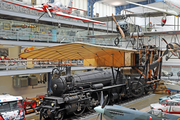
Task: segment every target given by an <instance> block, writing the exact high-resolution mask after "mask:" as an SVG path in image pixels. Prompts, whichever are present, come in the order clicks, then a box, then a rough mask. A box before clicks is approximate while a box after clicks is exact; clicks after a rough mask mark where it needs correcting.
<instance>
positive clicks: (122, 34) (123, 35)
mask: <svg viewBox="0 0 180 120" xmlns="http://www.w3.org/2000/svg"><path fill="white" fill-rule="evenodd" d="M112 18H113V20H114V22H115V23H116V25H117V27H118V30H119V32H120V34H121V36H122V38H123V39H125V34H124V32H123V30H122V29H121V27H120V26H119V25H118V23H117V21H116V18H115V17H114V14H112Z"/></svg>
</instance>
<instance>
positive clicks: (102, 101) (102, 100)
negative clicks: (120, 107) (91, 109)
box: [100, 91, 104, 120]
mask: <svg viewBox="0 0 180 120" xmlns="http://www.w3.org/2000/svg"><path fill="white" fill-rule="evenodd" d="M103 103H104V99H103V91H101V103H100V104H101V108H103V106H102V105H103ZM100 120H102V113H101V114H100Z"/></svg>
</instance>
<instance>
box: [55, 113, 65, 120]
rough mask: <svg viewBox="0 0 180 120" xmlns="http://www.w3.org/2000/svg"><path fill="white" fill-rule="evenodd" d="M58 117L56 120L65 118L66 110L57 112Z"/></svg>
mask: <svg viewBox="0 0 180 120" xmlns="http://www.w3.org/2000/svg"><path fill="white" fill-rule="evenodd" d="M56 117H57V119H56V120H63V118H64V112H63V111H59V112H57V113H56Z"/></svg>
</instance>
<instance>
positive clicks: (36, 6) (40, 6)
mask: <svg viewBox="0 0 180 120" xmlns="http://www.w3.org/2000/svg"><path fill="white" fill-rule="evenodd" d="M42 7H43V5H34V6H33V8H42Z"/></svg>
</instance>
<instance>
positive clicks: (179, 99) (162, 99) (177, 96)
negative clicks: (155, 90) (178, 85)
mask: <svg viewBox="0 0 180 120" xmlns="http://www.w3.org/2000/svg"><path fill="white" fill-rule="evenodd" d="M164 100H176V101H179V102H180V94H174V95H171V96H164V97H160V98H159V103H161V102H163V101H164Z"/></svg>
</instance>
